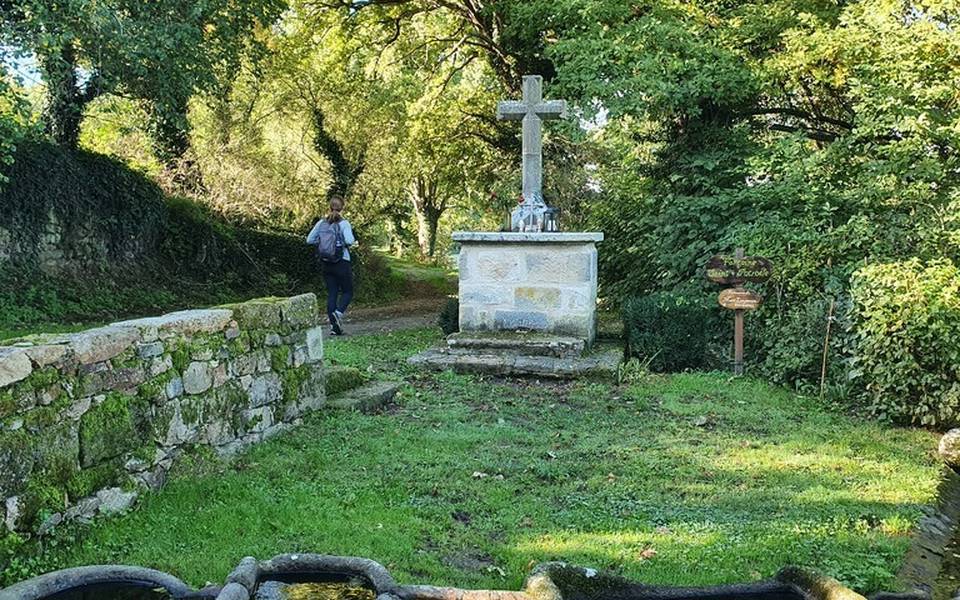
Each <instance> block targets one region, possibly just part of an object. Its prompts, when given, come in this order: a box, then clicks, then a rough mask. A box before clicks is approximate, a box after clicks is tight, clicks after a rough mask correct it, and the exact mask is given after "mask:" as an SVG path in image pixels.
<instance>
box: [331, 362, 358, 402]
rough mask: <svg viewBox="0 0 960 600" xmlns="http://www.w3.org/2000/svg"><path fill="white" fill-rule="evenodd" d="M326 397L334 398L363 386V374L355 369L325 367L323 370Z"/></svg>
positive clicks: (335, 366)
mask: <svg viewBox="0 0 960 600" xmlns="http://www.w3.org/2000/svg"><path fill="white" fill-rule="evenodd" d="M323 375H324V389H325V391H326V394H327V396H328V397H329V396H336V395H337V394H342V393H344V392H347V391H349V390H352V389H354V388H357V387H360V386H361V385H363V373H361V372H360V369H358V368H356V367H345V366H339V365H327V366H325V367H324V370H323Z"/></svg>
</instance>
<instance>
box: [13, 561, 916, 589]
mask: <svg viewBox="0 0 960 600" xmlns="http://www.w3.org/2000/svg"><path fill="white" fill-rule="evenodd" d="M297 584H310V585H306V586H303V585H299V586H298V585H297ZM314 584H320V585H314ZM330 584H341V586H340V587H338V586H337V585H330ZM291 585H292V586H294V587H291ZM291 590H294V591H291ZM317 590H319V591H317ZM331 591H332V593H331ZM188 599H192V600H864V597H863V596H861V595H860V594H857V593H856V592H854V591H852V590H850V589H848V588H846V587H844V586H843V585H841V584H840V583H839V582H837V581H836V580H834V579H831V578H829V577H823V576H820V575H817V574H815V573H812V572H809V571H805V570H803V569H798V568H793V567H787V568H784V569H783V570H781V571H780V573H778V574H777V575H776V576H775V577H774V578H772V579H769V580H766V581H760V582H756V583H749V584H743V585H726V586H713V587H666V586H650V585H644V584H641V583H638V582H634V581H630V580H627V579H623V578H621V577H618V576H615V575H612V574H608V573H603V572H600V571H596V570H594V569H586V568H582V567H576V566H572V565H568V564H565V563H545V564H542V565H539V566H537V567H536V568H534V570H533V571H531V573H530V575H529V576H528V577H527V580H526V583H525V585H524V589H523V590H522V591H504V590H464V589H457V588H443V587H433V586H426V585H398V584H397V583H396V582H395V581H394V579H393V577H392V576H391V575H390V573H389V572H388V571H387V570H386V569H385V568H384V567H383V566H382V565H380V564H379V563H376V562H374V561H372V560H368V559H364V558H350V557H341V556H327V555H321V554H284V555H280V556H276V557H274V558H272V559H270V560H266V561H259V562H258V561H257V560H256V559H254V558H252V557H247V558H245V559H243V560H242V561H241V562H240V564H239V565H238V566H237V568H236V569H234V570H233V572H231V573H230V575H229V576H228V577H227V580H226V583H225V585H224V586H223V587H208V588H205V589H203V590H193V589H191V588H190V587H189V586H187V585H186V584H184V583H183V582H182V581H180V580H179V579H177V578H175V577H173V576H172V575H168V574H166V573H162V572H159V571H154V570H152V569H144V568H140V567H124V566H94V567H80V568H74V569H65V570H63V571H55V572H53V573H48V574H46V575H41V576H40V577H35V578H33V579H29V580H27V581H23V582H20V583H18V584H15V585H13V586H11V587H9V588H6V589H4V590H0V600H188ZM870 600H929V596H928V595H927V594H923V593H911V594H888V593H878V594H875V595H873V596H871V599H870Z"/></svg>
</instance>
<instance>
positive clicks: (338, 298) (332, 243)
mask: <svg viewBox="0 0 960 600" xmlns="http://www.w3.org/2000/svg"><path fill="white" fill-rule="evenodd" d="M342 211H343V198H341V197H340V196H332V197H331V198H330V212H328V213H327V215H326V216H325V217H324V218H322V219H320V221H318V222H317V224H316V225H314V226H313V229H311V230H310V234H309V235H308V236H307V243H308V244H313V245H315V246H316V247H317V259H318V261H319V263H320V267H321V269H322V270H323V281H324V283H325V284H326V286H327V317H328V318H329V319H330V333H331V335H343V314H344V313H345V312H347V305H349V304H350V300H351V299H352V298H353V269H352V267H351V264H350V250H349V249H348V247H349V246H353V245H354V244H356V243H357V239H356V238H355V237H354V236H353V229H352V228H351V227H350V222H349V221H347V220H346V219H344V218H343V216H341V214H340V213H341V212H342Z"/></svg>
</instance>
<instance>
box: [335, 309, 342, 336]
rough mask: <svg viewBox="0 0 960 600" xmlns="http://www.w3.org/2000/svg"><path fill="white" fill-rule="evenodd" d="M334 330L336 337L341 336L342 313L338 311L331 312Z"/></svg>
mask: <svg viewBox="0 0 960 600" xmlns="http://www.w3.org/2000/svg"><path fill="white" fill-rule="evenodd" d="M333 322H334V328H336V329H337V335H343V313H342V312H340V311H339V310H335V311H333Z"/></svg>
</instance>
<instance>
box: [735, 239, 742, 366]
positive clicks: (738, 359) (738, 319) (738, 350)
mask: <svg viewBox="0 0 960 600" xmlns="http://www.w3.org/2000/svg"><path fill="white" fill-rule="evenodd" d="M734 256H736V257H737V258H738V259H739V258H743V248H737V251H736V254H734ZM733 374H734V375H736V376H738V377H739V376H740V375H743V311H742V310H735V311H734V312H733Z"/></svg>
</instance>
